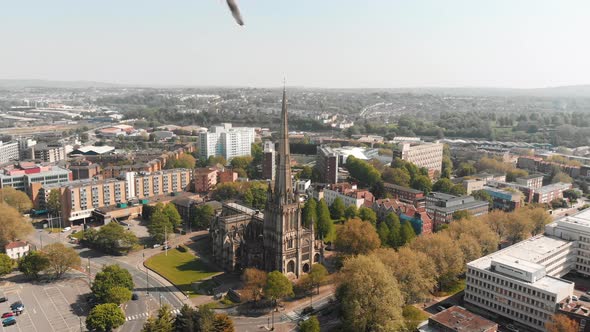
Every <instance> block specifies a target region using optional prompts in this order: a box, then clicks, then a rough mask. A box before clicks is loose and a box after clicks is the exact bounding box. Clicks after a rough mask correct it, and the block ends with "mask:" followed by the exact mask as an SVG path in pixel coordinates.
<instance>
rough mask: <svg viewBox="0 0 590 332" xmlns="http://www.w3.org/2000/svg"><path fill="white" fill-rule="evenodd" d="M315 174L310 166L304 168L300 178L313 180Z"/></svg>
mask: <svg viewBox="0 0 590 332" xmlns="http://www.w3.org/2000/svg"><path fill="white" fill-rule="evenodd" d="M312 173H313V169H312V168H311V167H309V166H303V169H302V170H301V172H299V178H300V179H306V180H308V179H311V176H312Z"/></svg>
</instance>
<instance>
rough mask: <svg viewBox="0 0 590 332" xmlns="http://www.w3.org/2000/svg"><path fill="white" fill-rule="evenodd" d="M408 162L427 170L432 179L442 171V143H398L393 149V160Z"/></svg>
mask: <svg viewBox="0 0 590 332" xmlns="http://www.w3.org/2000/svg"><path fill="white" fill-rule="evenodd" d="M395 158H399V159H402V160H405V161H409V162H411V163H413V164H414V165H416V166H418V167H424V168H427V169H428V175H429V176H430V177H431V178H432V177H433V176H434V173H435V172H440V171H441V170H442V158H443V145H442V143H407V142H406V143H400V144H398V145H397V146H396V147H395V148H394V149H393V159H395Z"/></svg>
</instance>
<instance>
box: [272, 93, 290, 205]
mask: <svg viewBox="0 0 590 332" xmlns="http://www.w3.org/2000/svg"><path fill="white" fill-rule="evenodd" d="M275 200H276V202H278V203H279V204H281V203H282V204H289V203H293V201H294V197H293V184H292V182H291V155H290V152H289V125H288V122H287V89H286V88H285V87H284V86H283V106H282V109H281V129H280V133H279V157H278V165H277V175H276V178H275Z"/></svg>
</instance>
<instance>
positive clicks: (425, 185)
mask: <svg viewBox="0 0 590 332" xmlns="http://www.w3.org/2000/svg"><path fill="white" fill-rule="evenodd" d="M411 187H412V188H414V189H416V190H420V191H423V192H424V195H428V193H430V192H431V191H432V182H431V181H430V179H429V178H428V176H425V175H418V176H416V177H415V178H414V179H413V180H412V182H411Z"/></svg>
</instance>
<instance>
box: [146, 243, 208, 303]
mask: <svg viewBox="0 0 590 332" xmlns="http://www.w3.org/2000/svg"><path fill="white" fill-rule="evenodd" d="M145 265H146V266H147V267H149V268H150V269H152V270H154V271H156V272H157V273H158V274H160V275H161V276H163V277H165V278H166V279H168V280H169V281H170V282H171V283H173V284H174V285H175V286H176V287H178V289H180V290H181V291H183V292H184V293H185V294H188V295H189V296H195V295H196V293H195V291H194V290H193V288H192V286H191V284H192V283H193V282H196V281H199V280H202V279H205V278H208V277H211V276H214V275H216V274H217V273H219V271H217V270H216V269H214V268H212V267H210V266H208V265H207V264H205V263H204V262H203V261H201V260H200V259H199V258H198V257H196V256H195V255H193V254H192V253H190V252H188V251H187V252H182V251H179V250H178V249H170V250H168V256H166V254H165V253H164V252H162V253H161V254H157V255H155V256H152V257H150V258H149V259H148V260H147V261H146V262H145Z"/></svg>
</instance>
